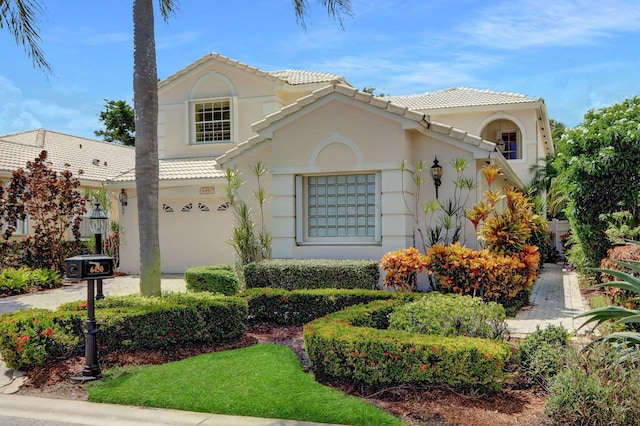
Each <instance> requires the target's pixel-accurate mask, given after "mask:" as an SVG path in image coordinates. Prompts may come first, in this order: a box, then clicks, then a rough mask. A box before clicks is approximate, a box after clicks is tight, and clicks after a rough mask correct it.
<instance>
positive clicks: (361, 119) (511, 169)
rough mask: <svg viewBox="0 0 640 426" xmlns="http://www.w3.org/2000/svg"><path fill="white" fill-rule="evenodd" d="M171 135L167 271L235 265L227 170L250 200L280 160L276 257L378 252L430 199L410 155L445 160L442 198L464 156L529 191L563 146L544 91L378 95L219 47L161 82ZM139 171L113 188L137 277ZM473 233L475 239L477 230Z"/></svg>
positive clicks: (471, 173) (271, 226)
mask: <svg viewBox="0 0 640 426" xmlns="http://www.w3.org/2000/svg"><path fill="white" fill-rule="evenodd" d="M158 131H159V140H158V145H159V158H160V192H159V204H160V205H159V214H160V248H161V256H162V270H163V272H176V273H181V272H184V270H185V269H186V268H188V267H191V266H195V265H207V264H216V263H233V262H234V261H235V254H234V251H233V248H232V247H231V246H230V245H229V244H228V243H227V241H228V239H229V237H230V234H231V230H232V228H233V226H234V220H233V213H232V211H231V210H230V209H229V207H228V204H227V199H226V194H225V183H226V182H225V179H224V168H230V169H234V168H235V169H238V170H239V171H241V172H242V176H243V178H244V180H245V181H247V184H246V185H245V187H244V188H243V189H242V192H241V194H242V198H243V199H244V200H245V201H246V202H248V203H250V202H251V201H252V196H251V192H252V191H253V190H255V179H253V177H252V176H253V175H252V172H251V169H252V168H253V167H254V165H255V164H256V162H257V161H261V162H262V163H264V164H265V165H266V167H267V168H268V170H269V173H268V174H267V175H266V176H264V177H263V178H262V184H263V185H264V187H265V188H266V190H267V192H268V193H270V194H272V196H271V198H270V202H269V204H268V205H267V206H266V209H265V222H266V227H267V229H268V230H269V231H270V233H271V235H272V237H273V246H272V254H273V257H275V258H356V259H367V258H370V259H376V260H377V259H380V258H381V257H382V255H383V254H384V253H386V252H388V251H390V250H395V249H399V248H405V247H407V246H410V245H411V244H412V243H413V236H414V231H415V229H414V220H413V216H412V214H411V213H410V212H409V210H408V208H407V206H412V205H413V203H414V199H415V198H414V197H416V196H417V195H416V194H414V191H413V187H412V185H411V182H410V180H409V179H408V176H407V174H406V173H404V174H403V172H402V171H401V166H400V165H401V163H402V162H403V161H404V160H406V161H407V162H408V164H413V163H414V162H415V161H416V160H424V161H425V162H426V164H427V167H429V166H431V164H432V162H433V160H434V159H435V157H436V156H437V158H438V160H439V162H440V164H441V165H442V166H443V177H442V186H441V187H440V188H439V195H440V197H439V198H440V199H441V200H447V198H449V197H450V196H451V194H452V193H453V191H454V185H453V179H454V177H455V175H454V171H453V170H452V168H451V166H450V162H451V161H452V160H453V159H455V158H459V157H461V158H465V159H466V160H467V161H468V162H469V164H470V166H469V168H468V169H467V170H466V172H465V176H467V177H470V178H473V179H474V180H476V181H477V182H481V179H480V172H479V170H480V168H482V167H483V166H484V165H485V164H487V163H490V162H496V163H497V164H498V165H499V166H500V167H501V168H502V170H503V172H504V179H503V180H502V181H501V182H500V184H501V185H505V186H506V185H515V186H518V187H520V188H522V187H523V186H524V185H525V184H526V183H529V181H530V180H531V177H532V175H531V172H530V167H531V165H533V164H536V163H537V161H538V160H539V159H541V158H544V157H545V156H546V154H548V153H550V152H551V150H552V149H553V148H552V143H551V134H550V129H549V119H548V116H547V111H546V105H545V103H544V101H543V100H542V99H534V98H529V97H526V96H522V95H518V94H512V93H502V92H500V93H498V92H492V91H485V90H475V89H465V88H454V89H447V90H441V91H437V92H432V93H427V94H423V95H411V96H394V97H388V98H387V97H384V98H379V97H374V96H371V95H370V94H368V93H364V92H361V91H358V90H357V89H355V88H353V87H352V86H350V85H349V84H348V83H347V82H346V81H345V79H344V78H343V77H341V76H338V75H335V74H327V73H317V72H308V71H297V70H286V71H276V72H266V71H262V70H259V69H257V68H254V67H251V66H248V65H246V64H242V63H240V62H237V61H234V60H231V59H229V58H226V57H224V56H220V55H217V54H210V55H207V56H205V57H203V58H201V59H200V60H198V61H196V62H195V63H193V64H191V65H189V66H188V67H186V68H185V69H183V70H181V71H179V72H177V73H176V74H174V75H172V76H170V77H169V78H167V79H166V80H164V81H161V82H160V83H159V128H158ZM134 179H135V177H134V172H133V170H130V171H128V172H127V173H123V174H121V175H119V176H116V177H112V178H110V179H109V182H108V188H109V189H110V190H111V191H112V194H113V196H114V197H116V196H117V194H118V193H121V192H123V191H124V192H125V193H127V195H128V200H129V202H128V204H127V205H126V206H122V209H121V211H120V213H121V217H120V224H121V226H122V229H123V237H122V243H121V261H120V268H121V270H122V271H123V272H126V273H137V272H138V268H139V243H138V233H137V221H138V214H137V210H136V209H137V208H136V202H135V199H136V189H135V181H134ZM421 188H422V193H421V194H420V195H419V196H420V199H421V200H422V201H426V200H429V199H434V198H435V188H434V185H433V182H431V181H430V178H429V177H427V182H426V183H425V184H424V185H422V187H421ZM484 189H486V188H484V187H483V186H482V185H480V186H479V187H478V188H477V189H476V190H474V191H473V192H472V193H471V195H470V197H469V201H468V205H471V204H473V203H475V202H476V201H477V200H479V199H480V198H481V196H482V192H483V191H484ZM254 207H255V206H254ZM256 219H257V220H259V218H258V217H257V216H256ZM465 231H466V233H465V235H464V238H465V240H466V241H467V242H468V243H469V244H470V245H473V244H474V242H475V236H474V233H473V229H472V227H471V226H468V227H466V230H465Z"/></svg>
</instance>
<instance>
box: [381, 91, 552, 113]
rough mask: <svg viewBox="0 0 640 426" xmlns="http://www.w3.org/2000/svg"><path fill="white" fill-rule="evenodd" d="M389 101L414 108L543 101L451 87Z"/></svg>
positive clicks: (523, 96)
mask: <svg viewBox="0 0 640 426" xmlns="http://www.w3.org/2000/svg"><path fill="white" fill-rule="evenodd" d="M386 99H389V100H391V102H393V103H395V104H398V105H402V106H406V107H407V108H411V109H415V110H430V109H444V108H460V107H474V106H486V105H504V104H519V103H535V102H543V101H542V99H535V98H530V97H527V96H525V95H521V94H519V93H510V92H494V91H492V90H480V89H470V88H467V87H452V88H450V89H443V90H437V91H435V92H428V93H423V94H417V95H406V96H389V97H386Z"/></svg>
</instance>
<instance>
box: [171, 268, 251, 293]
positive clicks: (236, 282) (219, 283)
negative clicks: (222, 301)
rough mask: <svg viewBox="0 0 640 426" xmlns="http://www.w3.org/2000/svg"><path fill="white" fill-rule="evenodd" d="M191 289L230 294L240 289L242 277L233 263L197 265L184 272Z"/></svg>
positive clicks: (188, 287)
mask: <svg viewBox="0 0 640 426" xmlns="http://www.w3.org/2000/svg"><path fill="white" fill-rule="evenodd" d="M184 280H185V281H186V283H187V290H189V291H208V292H210V293H222V294H226V295H227V296H230V295H232V294H236V293H237V292H238V291H239V289H240V279H239V278H238V276H237V275H236V273H235V272H234V271H233V266H231V265H211V266H196V267H193V268H189V269H187V270H186V271H185V273H184Z"/></svg>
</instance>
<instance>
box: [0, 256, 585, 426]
mask: <svg viewBox="0 0 640 426" xmlns="http://www.w3.org/2000/svg"><path fill="white" fill-rule="evenodd" d="M138 285H139V277H137V276H126V277H117V278H112V279H108V280H105V281H104V294H105V295H106V296H107V297H109V296H114V295H124V294H134V293H138ZM162 290H163V291H167V292H176V291H178V292H180V291H182V292H183V291H186V284H185V282H184V280H183V279H182V276H181V275H169V276H163V278H162ZM86 291H87V290H86V284H84V283H82V284H72V285H65V286H64V287H62V288H60V289H54V290H48V291H43V292H39V293H31V294H26V295H21V296H12V297H7V298H2V299H0V313H3V312H11V311H15V310H19V309H28V308H46V309H55V308H56V307H57V306H59V305H60V304H62V303H66V302H71V301H75V300H86V298H87V293H86ZM531 303H532V304H531V306H529V307H527V308H525V309H523V310H521V311H520V312H518V314H517V315H516V317H515V318H512V319H509V320H507V323H508V327H509V331H510V333H511V336H513V337H524V336H526V335H527V334H529V333H532V332H533V331H535V330H536V327H538V326H539V327H540V328H545V327H546V326H547V325H550V324H554V325H562V326H564V327H565V328H566V329H567V330H569V331H570V332H575V331H576V330H577V328H578V327H579V326H580V325H581V324H582V321H581V320H574V316H576V315H578V314H580V313H582V312H584V310H585V309H584V304H583V302H582V298H581V295H580V290H579V288H578V281H577V278H576V275H575V273H573V272H569V271H564V270H563V269H562V266H560V265H555V264H546V265H545V268H544V270H543V271H542V273H541V275H540V277H539V278H538V280H537V281H536V284H535V285H534V287H533V290H532V293H531ZM581 332H582V333H584V330H581ZM23 381H24V377H23V376H22V373H20V372H15V371H13V370H12V369H8V368H7V367H6V366H5V365H4V364H3V363H2V360H1V359H0V424H2V425H13V426H19V425H53V426H65V425H79V424H80V425H132V426H133V425H163V424H166V425H221V426H227V425H228V426H303V425H306V426H309V425H313V424H314V423H305V422H297V421H288V420H277V419H263V418H252V417H239V416H224V415H216V414H208V413H192V412H186V411H176V410H161V409H154V408H142V407H128V406H114V405H109V404H96V403H91V402H86V401H70V400H58V399H46V398H35V397H27V396H21V395H10V394H12V393H15V392H17V391H18V389H19V386H20V385H21V384H22V382H23ZM316 425H317V423H316Z"/></svg>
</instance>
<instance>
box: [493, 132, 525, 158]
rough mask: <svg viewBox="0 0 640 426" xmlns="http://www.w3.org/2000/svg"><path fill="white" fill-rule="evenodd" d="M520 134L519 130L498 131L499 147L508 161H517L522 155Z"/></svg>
mask: <svg viewBox="0 0 640 426" xmlns="http://www.w3.org/2000/svg"><path fill="white" fill-rule="evenodd" d="M519 134H520V132H518V130H517V129H507V130H504V129H502V130H498V135H497V145H498V149H499V150H500V152H502V155H503V156H504V158H506V159H507V160H517V159H519V158H522V157H521V154H520V151H521V150H520V137H519Z"/></svg>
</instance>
